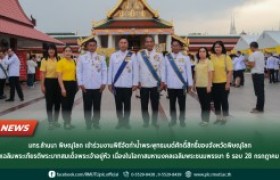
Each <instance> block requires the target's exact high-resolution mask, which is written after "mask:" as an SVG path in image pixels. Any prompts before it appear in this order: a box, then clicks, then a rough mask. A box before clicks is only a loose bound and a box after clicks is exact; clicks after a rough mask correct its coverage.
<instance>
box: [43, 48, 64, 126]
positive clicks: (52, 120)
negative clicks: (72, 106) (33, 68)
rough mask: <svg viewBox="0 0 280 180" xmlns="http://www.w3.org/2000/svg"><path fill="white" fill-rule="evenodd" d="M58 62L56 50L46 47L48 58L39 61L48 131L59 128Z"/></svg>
mask: <svg viewBox="0 0 280 180" xmlns="http://www.w3.org/2000/svg"><path fill="white" fill-rule="evenodd" d="M58 61H59V57H58V55H57V48H56V46H55V45H54V44H51V45H49V47H48V56H47V57H46V58H44V59H43V60H42V61H41V67H40V71H41V91H42V93H43V94H44V95H45V99H46V109H47V116H48V121H49V130H53V129H55V128H59V127H60V124H59V123H58V117H59V111H60V99H61V98H60V88H59V84H58V79H57V73H56V66H57V62H58Z"/></svg>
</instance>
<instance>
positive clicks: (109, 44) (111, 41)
mask: <svg viewBox="0 0 280 180" xmlns="http://www.w3.org/2000/svg"><path fill="white" fill-rule="evenodd" d="M108 48H114V45H113V35H112V34H109V35H108Z"/></svg>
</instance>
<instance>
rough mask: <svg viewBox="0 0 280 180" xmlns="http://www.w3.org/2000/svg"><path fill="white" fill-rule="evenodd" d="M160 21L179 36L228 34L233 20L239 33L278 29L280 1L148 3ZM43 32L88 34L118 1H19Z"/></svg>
mask: <svg viewBox="0 0 280 180" xmlns="http://www.w3.org/2000/svg"><path fill="white" fill-rule="evenodd" d="M147 1H148V3H149V4H150V6H151V7H152V8H153V9H155V10H158V11H159V14H160V18H162V19H165V20H168V21H173V23H174V27H175V32H176V34H179V35H188V34H189V33H203V34H210V35H211V34H212V35H224V34H229V31H230V24H231V17H232V16H233V17H234V18H235V24H236V28H237V32H238V33H241V32H242V31H245V32H247V33H248V34H260V33H261V32H262V31H263V30H279V28H280V10H279V7H280V0H147ZM19 2H20V3H21V5H22V7H23V9H24V11H25V13H26V14H27V16H29V17H30V15H32V16H33V17H34V18H35V19H36V20H37V29H39V30H41V31H43V32H48V33H49V32H75V33H78V34H79V35H89V34H90V33H91V27H92V22H93V21H99V20H102V19H104V18H106V13H107V12H108V11H109V10H111V9H112V8H113V7H114V6H115V5H116V3H117V2H118V0H19Z"/></svg>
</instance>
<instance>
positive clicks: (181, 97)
mask: <svg viewBox="0 0 280 180" xmlns="http://www.w3.org/2000/svg"><path fill="white" fill-rule="evenodd" d="M168 95H169V105H170V116H171V121H173V122H176V121H177V110H176V102H177V100H178V104H179V109H180V115H179V120H180V121H181V122H184V121H185V115H186V95H185V92H184V90H183V89H168Z"/></svg>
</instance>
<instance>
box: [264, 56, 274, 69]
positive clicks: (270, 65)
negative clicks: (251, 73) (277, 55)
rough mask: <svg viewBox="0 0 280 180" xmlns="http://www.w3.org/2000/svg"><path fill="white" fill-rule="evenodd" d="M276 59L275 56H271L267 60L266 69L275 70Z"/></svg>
mask: <svg viewBox="0 0 280 180" xmlns="http://www.w3.org/2000/svg"><path fill="white" fill-rule="evenodd" d="M274 63H275V59H274V57H273V56H270V57H268V58H267V60H266V68H267V69H274Z"/></svg>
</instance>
